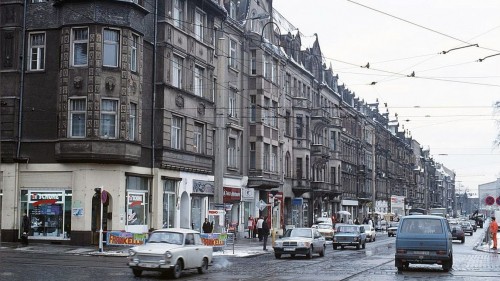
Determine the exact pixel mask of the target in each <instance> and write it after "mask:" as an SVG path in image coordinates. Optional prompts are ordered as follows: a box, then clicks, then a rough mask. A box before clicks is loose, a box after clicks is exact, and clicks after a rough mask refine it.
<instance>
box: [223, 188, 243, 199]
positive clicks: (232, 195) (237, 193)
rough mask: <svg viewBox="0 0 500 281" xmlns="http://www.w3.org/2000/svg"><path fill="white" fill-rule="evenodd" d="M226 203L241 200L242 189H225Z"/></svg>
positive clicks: (224, 197)
mask: <svg viewBox="0 0 500 281" xmlns="http://www.w3.org/2000/svg"><path fill="white" fill-rule="evenodd" d="M222 200H223V201H224V202H234V201H240V200H241V189H240V188H235V187H224V196H223V198H222Z"/></svg>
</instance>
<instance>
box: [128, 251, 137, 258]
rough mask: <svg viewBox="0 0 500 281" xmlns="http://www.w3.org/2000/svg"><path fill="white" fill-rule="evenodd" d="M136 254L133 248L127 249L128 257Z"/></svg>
mask: <svg viewBox="0 0 500 281" xmlns="http://www.w3.org/2000/svg"><path fill="white" fill-rule="evenodd" d="M136 254H137V252H136V251H134V250H132V249H129V250H128V255H129V257H133V256H135V255H136Z"/></svg>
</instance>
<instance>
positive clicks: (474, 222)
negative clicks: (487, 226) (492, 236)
mask: <svg viewBox="0 0 500 281" xmlns="http://www.w3.org/2000/svg"><path fill="white" fill-rule="evenodd" d="M468 222H470V224H471V225H472V229H473V230H474V232H476V230H477V224H476V221H473V220H469V221H468Z"/></svg>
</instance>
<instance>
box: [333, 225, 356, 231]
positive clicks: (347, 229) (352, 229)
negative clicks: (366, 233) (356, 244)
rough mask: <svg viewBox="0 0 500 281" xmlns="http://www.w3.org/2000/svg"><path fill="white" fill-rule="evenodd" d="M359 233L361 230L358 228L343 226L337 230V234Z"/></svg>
mask: <svg viewBox="0 0 500 281" xmlns="http://www.w3.org/2000/svg"><path fill="white" fill-rule="evenodd" d="M358 231H359V228H358V227H357V226H350V225H341V226H339V227H338V228H337V232H344V233H346V232H347V233H349V232H358Z"/></svg>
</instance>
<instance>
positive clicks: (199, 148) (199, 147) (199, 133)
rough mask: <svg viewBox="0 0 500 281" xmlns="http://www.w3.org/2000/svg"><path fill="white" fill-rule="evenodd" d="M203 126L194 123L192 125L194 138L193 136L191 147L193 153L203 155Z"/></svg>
mask: <svg viewBox="0 0 500 281" xmlns="http://www.w3.org/2000/svg"><path fill="white" fill-rule="evenodd" d="M203 131H204V127H203V124H200V123H195V124H194V132H193V134H194V136H193V146H194V152H196V153H203Z"/></svg>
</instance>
